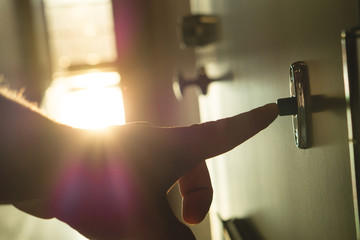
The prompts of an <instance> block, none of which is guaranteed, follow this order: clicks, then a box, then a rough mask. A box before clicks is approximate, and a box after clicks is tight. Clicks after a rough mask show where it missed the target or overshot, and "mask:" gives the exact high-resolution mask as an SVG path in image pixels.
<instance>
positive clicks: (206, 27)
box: [179, 14, 220, 48]
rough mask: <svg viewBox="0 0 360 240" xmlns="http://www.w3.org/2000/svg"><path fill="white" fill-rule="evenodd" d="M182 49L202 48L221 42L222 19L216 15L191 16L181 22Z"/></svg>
mask: <svg viewBox="0 0 360 240" xmlns="http://www.w3.org/2000/svg"><path fill="white" fill-rule="evenodd" d="M179 23H180V29H181V36H182V40H181V47H184V48H185V47H202V46H206V45H208V44H211V43H215V42H217V41H219V40H220V19H219V17H217V16H214V15H202V14H198V15H189V16H185V17H183V18H181V19H180V20H179Z"/></svg>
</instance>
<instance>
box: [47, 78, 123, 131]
mask: <svg viewBox="0 0 360 240" xmlns="http://www.w3.org/2000/svg"><path fill="white" fill-rule="evenodd" d="M119 82H120V75H119V74H118V73H116V72H95V73H86V74H81V75H75V76H70V77H59V78H55V79H54V80H53V82H52V84H51V86H50V87H49V89H48V90H47V91H46V94H45V98H44V100H43V103H42V109H43V110H44V111H45V112H46V113H47V114H48V115H49V117H51V118H53V119H54V120H56V121H58V122H60V123H63V124H66V125H69V126H72V127H76V128H83V129H103V128H105V127H107V126H112V125H121V124H124V123H125V113H124V106H123V99H122V92H121V89H120V86H119Z"/></svg>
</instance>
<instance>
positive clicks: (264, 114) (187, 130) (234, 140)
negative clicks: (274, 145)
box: [164, 103, 278, 178]
mask: <svg viewBox="0 0 360 240" xmlns="http://www.w3.org/2000/svg"><path fill="white" fill-rule="evenodd" d="M277 116H278V107H277V105H276V104H275V103H271V104H267V105H264V106H262V107H259V108H255V109H253V110H251V111H249V112H245V113H241V114H239V115H236V116H233V117H229V118H224V119H220V120H217V121H213V122H206V123H202V124H196V125H192V126H189V127H178V128H169V129H168V130H169V131H170V132H169V133H168V134H169V135H168V136H169V137H170V138H171V139H169V142H172V145H175V147H174V148H175V152H174V155H176V156H174V158H172V160H171V161H170V163H168V164H172V166H173V167H172V168H171V167H170V168H167V169H170V172H169V174H170V175H172V176H176V177H177V178H179V177H181V176H182V175H183V174H184V173H185V172H187V171H188V170H190V169H191V168H193V167H194V166H195V165H197V164H198V163H200V162H201V161H203V160H205V159H208V158H212V157H215V156H217V155H220V154H223V153H225V152H227V151H229V150H231V149H233V148H235V147H236V146H238V145H239V144H241V143H243V142H245V141H246V140H247V139H249V138H251V137H252V136H254V135H256V134H257V133H258V132H260V131H261V130H263V129H265V128H266V127H267V126H269V125H270V124H271V123H272V122H273V121H274V120H275V119H276V117H277ZM174 141H176V144H174ZM164 164H166V163H164Z"/></svg>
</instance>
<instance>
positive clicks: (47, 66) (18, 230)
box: [0, 0, 211, 240]
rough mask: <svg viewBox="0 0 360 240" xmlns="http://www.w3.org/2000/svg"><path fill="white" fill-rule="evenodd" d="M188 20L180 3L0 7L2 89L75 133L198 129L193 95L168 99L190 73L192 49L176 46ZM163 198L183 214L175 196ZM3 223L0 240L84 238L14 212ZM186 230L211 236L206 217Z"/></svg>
mask: <svg viewBox="0 0 360 240" xmlns="http://www.w3.org/2000/svg"><path fill="white" fill-rule="evenodd" d="M187 14H190V3H189V1H183V0H173V1H167V0H147V1H142V0H1V1H0V29H1V38H0V56H1V57H0V74H1V75H0V76H1V77H0V79H1V80H0V84H1V85H2V86H6V87H9V88H11V89H14V90H19V91H21V92H23V95H24V96H25V97H26V99H28V100H29V101H32V102H36V103H38V105H39V106H40V107H41V108H42V109H43V110H44V111H46V112H47V114H48V115H49V116H51V117H52V118H54V119H56V120H57V121H59V122H62V123H65V124H68V125H71V126H74V127H80V128H102V127H104V126H107V125H114V124H123V123H125V122H133V121H149V122H151V123H154V124H156V125H162V126H174V125H187V124H191V123H196V122H199V110H198V102H197V94H196V92H194V91H193V90H191V89H189V90H188V91H187V97H186V98H184V99H183V100H182V101H178V100H177V99H176V98H175V96H174V94H173V91H172V79H173V76H174V74H175V73H176V71H177V70H178V69H181V70H182V72H183V73H184V74H185V75H188V76H192V75H194V73H195V71H196V69H195V53H194V50H193V49H181V48H180V41H179V28H178V25H179V22H178V20H179V18H180V17H182V16H184V15H187ZM169 200H170V201H171V202H172V205H173V208H174V211H175V212H176V213H177V214H178V216H180V215H179V212H180V197H179V193H178V189H177V188H175V189H174V190H173V191H171V192H170V194H169ZM0 215H1V216H2V218H0V239H9V240H12V239H17V240H23V239H36V240H41V239H59V240H60V239H73V240H76V239H84V238H83V237H82V236H81V235H79V234H77V233H76V232H75V231H73V230H71V229H70V228H69V227H67V226H66V225H65V224H63V223H60V222H58V221H56V220H40V219H37V218H34V217H31V216H29V215H26V214H23V213H21V212H20V211H18V210H16V209H15V208H13V207H12V206H1V207H0ZM192 228H193V231H194V232H195V234H196V236H197V238H198V239H210V238H211V237H210V233H209V221H208V219H206V220H205V221H204V223H202V224H200V226H195V227H192Z"/></svg>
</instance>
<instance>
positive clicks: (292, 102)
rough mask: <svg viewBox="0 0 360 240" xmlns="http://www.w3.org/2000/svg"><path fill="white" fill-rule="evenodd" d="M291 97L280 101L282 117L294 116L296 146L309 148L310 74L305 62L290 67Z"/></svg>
mask: <svg viewBox="0 0 360 240" xmlns="http://www.w3.org/2000/svg"><path fill="white" fill-rule="evenodd" d="M289 81H290V97H288V98H281V99H278V101H277V104H278V108H279V115H280V116H287V115H292V118H293V128H294V137H295V144H296V146H297V147H298V148H302V149H305V148H308V147H309V127H310V126H309V125H310V124H309V117H310V107H309V104H310V91H309V74H308V69H307V66H306V64H305V63H304V62H295V63H293V64H291V66H290V80H289Z"/></svg>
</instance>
